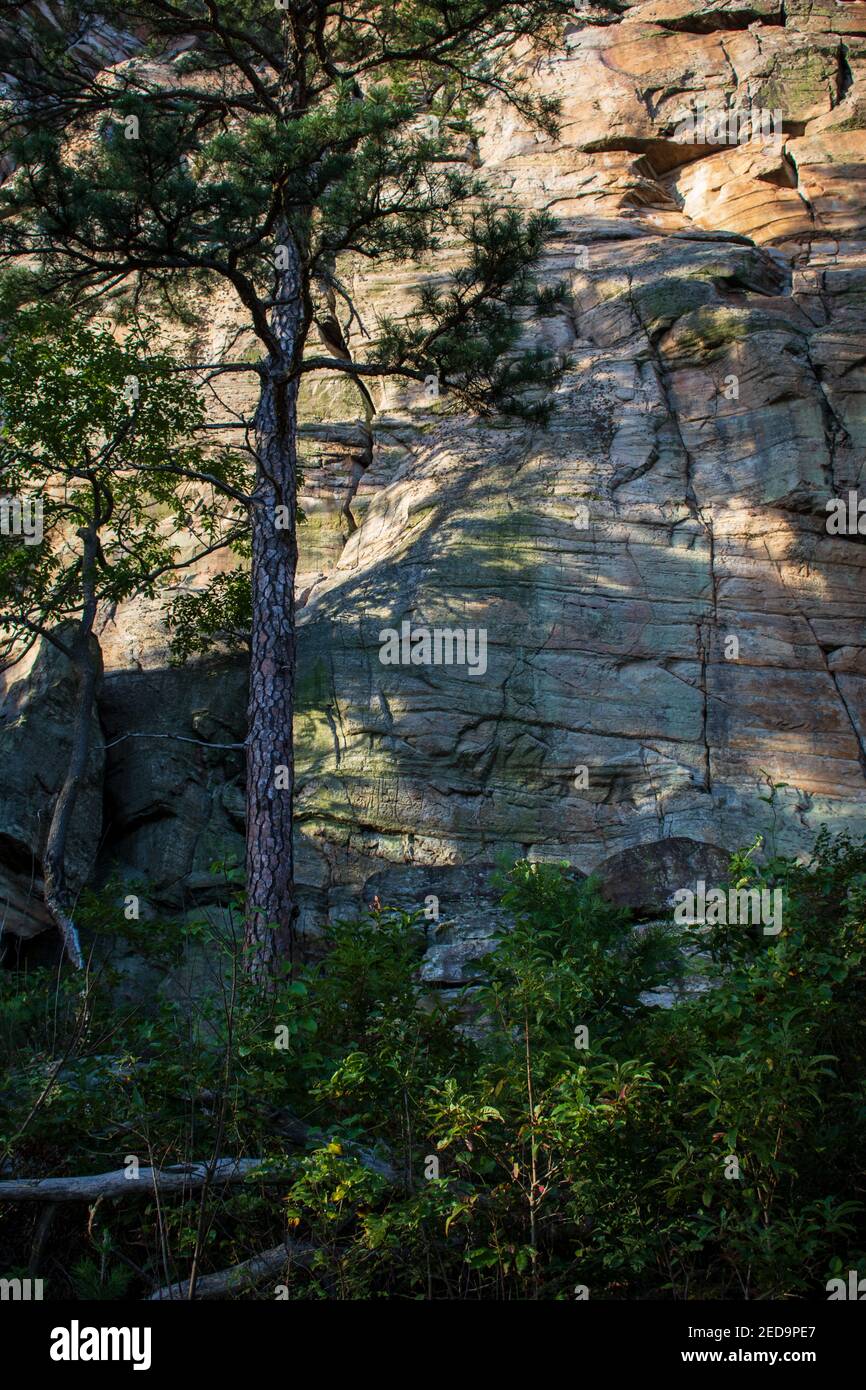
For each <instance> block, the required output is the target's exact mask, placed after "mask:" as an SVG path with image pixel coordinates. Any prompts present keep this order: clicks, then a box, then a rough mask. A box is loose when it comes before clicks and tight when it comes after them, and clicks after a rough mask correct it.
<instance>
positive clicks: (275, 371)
mask: <svg viewBox="0 0 866 1390" xmlns="http://www.w3.org/2000/svg"><path fill="white" fill-rule="evenodd" d="M276 240H277V243H278V247H279V250H280V255H281V261H280V263H279V267H278V272H277V276H276V293H275V295H274V307H273V309H272V311H271V316H270V325H271V329H272V332H273V334H274V337H275V339H276V341H277V342H278V344H279V347H280V354H281V356H280V358H278V359H277V358H275V357H274V356H273V354H272V355H271V357H270V358H269V360H268V362H267V364H266V370H265V376H264V379H263V383H262V391H261V396H260V398H259V405H258V409H257V411H256V419H255V438H256V452H257V476H256V486H255V490H254V493H253V504H252V507H251V509H250V511H251V532H252V608H253V620H252V640H251V654H250V690H249V704H248V710H247V725H248V733H247V794H246V809H247V825H246V893H247V917H246V928H245V943H246V948H247V953H248V954H247V960H248V969H249V971H250V973H251V975H252V977H253V978H254V979H255V980H257V981H258V982H259V983H260V984H261V985H262V986H263V987H268V986H269V985H270V984H271V983H272V982H273V980H274V979H275V977H276V976H277V975H278V974H279V973H280V971H281V970H284V969H288V970H291V968H292V966H293V963H294V955H295V949H294V948H295V918H296V916H297V907H296V904H295V892H294V856H293V847H292V819H293V802H294V780H295V774H294V751H293V742H292V715H293V709H294V696H295V572H296V570H297V560H298V546H297V535H296V526H295V515H296V506H297V443H296V426H297V395H298V379H297V376H292V371H293V368H294V366H295V364H296V359H297V357H298V355H299V352H300V349H301V348H302V346H303V339H304V336H305V329H306V323H307V318H306V314H307V305H306V303H305V294H304V288H303V280H302V273H301V262H300V256H299V254H298V250H297V246H296V245H295V243H294V242H293V241H292V240H291V238H290V237H289V235H288V233H286V232H285V231H284V232H283V233H282V235H280V234H279V233H278V234H277V238H276Z"/></svg>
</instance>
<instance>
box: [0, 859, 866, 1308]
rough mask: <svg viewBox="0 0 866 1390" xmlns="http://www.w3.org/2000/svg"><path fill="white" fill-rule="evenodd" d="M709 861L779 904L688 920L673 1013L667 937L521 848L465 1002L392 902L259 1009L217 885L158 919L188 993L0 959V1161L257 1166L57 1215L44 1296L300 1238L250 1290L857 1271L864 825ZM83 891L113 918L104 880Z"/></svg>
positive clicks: (445, 1291)
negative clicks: (203, 902) (213, 923)
mask: <svg viewBox="0 0 866 1390" xmlns="http://www.w3.org/2000/svg"><path fill="white" fill-rule="evenodd" d="M731 882H732V884H733V885H734V886H737V887H758V888H770V889H777V888H778V889H780V890H781V892H782V894H783V902H784V915H783V928H782V930H781V932H780V933H779V934H778V935H777V936H764V935H763V934H761V932H760V929H759V928H758V929H752V928H747V927H731V926H725V927H721V926H720V927H709V928H704V929H702V930H701V932H700V944H701V950H702V957H703V964H702V965H696V964H695V959H696V958H695V957H693V956H692V957H690V969H692V970H694V969H696V968H697V969H702V970H704V971H705V972H706V975H707V981H706V983H707V988H706V989H705V991H704V992H702V993H700V994H699V995H695V996H692V997H689V996H687V995H684V996H683V998H682V1001H681V1002H679V1003H677V1004H675V1005H674V1006H673V1007H672V1008H669V1009H659V1008H654V1007H651V1006H650V1003H651V996H649V995H648V991H651V990H652V989H653V988H654V987H656V986H657V985H659V984H660V983H661V982H669V981H671V980H672V979H674V977H675V976H676V974H677V972H678V970H680V969H681V968H682V949H681V948H682V945H683V942H682V939H681V937H682V933H681V932H680V933H678V932H677V931H676V930H675V928H674V927H673V924H669V925H657V926H655V927H651V928H641V929H640V930H638V931H636V930H634V927H633V924H632V923H631V921H630V919H629V915H628V914H627V913H626V912H624V911H623V910H621V909H618V908H616V907H613V906H611V905H610V904H609V903H607V902H606V901H605V900H604V899H603V897H602V896H601V894H600V892H599V889H598V886H597V885H596V884H595V883H594V882H593V881H592V880H580V881H578V880H577V879H576V878H575V877H574V876H573V875H572V874H571V873H570V872H569V870H568V868H567V866H558V865H538V864H529V863H526V862H519V863H517V864H515V865H514V866H513V867H512V868H511V869H510V870H509V871H508V872H507V873H505V874H504V876H503V878H502V883H501V888H502V905H503V907H504V908H505V909H507V915H508V918H509V920H510V926H509V929H508V930H503V931H502V932H501V933H500V934H499V935H498V936H497V937H496V938H495V940H494V941H493V943H492V947H493V949H492V951H491V953H490V955H489V956H488V957H486V960H485V962H484V966H483V971H484V982H483V984H482V985H481V986H480V987H479V988H475V989H473V990H472V991H471V992H468V993H467V994H466V996H465V997H463V998H458V999H457V1001H456V1002H448V1003H446V1002H443V999H442V998H441V997H435V998H432V999H431V998H430V997H429V996H425V994H424V991H423V988H422V986H421V985H420V984H419V979H418V964H419V960H420V957H421V954H422V952H423V949H424V932H423V928H422V923H421V919H420V917H413V916H411V915H407V914H405V913H400V912H395V911H390V910H388V909H383V910H377V911H375V912H373V913H371V914H370V915H369V916H368V917H366V918H365V919H363V920H362V921H360V922H353V923H341V924H338V925H337V926H335V927H333V928H331V929H330V931H329V933H328V940H327V946H328V950H327V951H326V952H325V954H324V956H323V959H322V960H320V961H318V962H317V963H312V964H309V965H307V966H306V967H304V968H303V969H302V970H300V971H299V972H298V973H297V975H296V977H295V979H294V980H290V981H286V982H285V984H284V985H283V986H282V987H281V988H280V989H279V990H278V991H277V992H276V993H275V994H274V995H273V996H272V997H271V998H269V999H268V1000H267V1001H266V1002H264V1003H263V1002H262V1000H261V998H260V997H258V996H257V995H255V994H253V993H252V992H251V990H250V988H249V986H248V984H247V982H246V978H245V975H244V972H243V970H242V969H241V968H240V964H241V963H240V959H239V950H240V946H239V939H240V935H241V934H240V933H239V932H238V931H237V930H235V929H234V926H233V923H234V922H235V921H236V913H237V911H238V910H239V908H240V906H241V905H240V904H238V903H237V902H235V904H234V906H233V908H232V905H229V911H228V913H227V917H226V919H225V920H227V921H228V924H229V925H228V927H225V926H224V927H223V928H222V929H221V930H219V931H217V930H215V929H214V928H212V927H210V926H208V925H207V924H205V923H199V924H197V925H196V926H194V927H187V928H185V929H184V935H183V937H181V936H180V935H179V930H180V929H179V928H178V927H177V925H176V924H153V926H152V928H151V930H150V931H149V933H148V935H149V943H148V951H149V954H150V957H151V960H156V959H162V958H164V959H165V961H166V962H171V961H175V960H176V958H177V955H178V950H179V947H190V945H191V944H192V945H194V946H195V948H196V949H198V950H205V951H206V952H207V955H208V957H209V959H211V960H213V961H216V962H218V969H216V970H215V972H214V973H215V979H216V980H217V982H218V984H217V986H216V987H215V988H213V989H212V990H211V991H210V992H209V993H207V994H205V995H204V996H203V997H201V998H199V1000H198V1002H197V1003H196V1005H195V1007H194V1008H183V1009H182V1008H179V1007H178V1006H177V1005H176V1004H173V1003H171V1002H170V1001H169V1000H168V999H167V998H166V999H163V1001H162V1002H161V1003H156V1002H154V1003H153V1004H152V1005H151V1006H150V1007H148V1008H147V1009H146V1010H144V1009H141V1008H130V1007H129V1006H120V1005H119V1004H117V1003H116V1002H113V1001H114V999H115V993H114V991H113V984H114V983H115V981H114V979H113V974H112V967H111V964H110V961H109V960H107V961H106V962H104V963H103V965H102V967H101V968H100V970H99V971H98V972H96V975H95V977H93V978H91V980H90V982H89V986H88V991H87V994H86V997H83V996H82V995H81V993H80V991H79V987H78V985H77V983H76V982H75V981H69V980H67V979H65V978H63V979H60V980H58V979H57V978H56V976H55V974H54V973H52V972H51V971H47V970H42V971H37V972H33V973H31V974H29V975H26V976H24V975H17V974H15V973H14V972H7V973H6V974H5V975H4V976H3V978H2V995H0V1067H2V1087H3V1091H4V1093H5V1096H6V1099H7V1105H6V1111H5V1114H6V1118H5V1120H4V1122H3V1124H4V1129H3V1133H2V1134H0V1154H2V1155H3V1156H4V1158H5V1161H6V1163H7V1167H8V1166H9V1165H11V1167H12V1168H13V1169H14V1171H16V1172H17V1173H20V1174H25V1175H27V1174H31V1175H41V1174H47V1173H61V1172H66V1173H76V1172H96V1171H100V1170H102V1169H108V1168H117V1167H119V1166H121V1165H122V1163H123V1162H124V1161H125V1159H126V1158H127V1156H128V1155H137V1156H139V1157H140V1159H141V1162H142V1164H145V1163H147V1164H151V1163H153V1164H157V1165H162V1164H166V1163H170V1162H179V1161H188V1160H190V1159H198V1160H201V1159H208V1158H211V1157H213V1156H214V1155H215V1154H231V1155H237V1156H242V1155H255V1156H256V1157H260V1158H261V1161H262V1167H261V1171H260V1175H259V1176H258V1177H253V1178H252V1179H251V1180H249V1181H248V1182H247V1183H245V1184H244V1185H243V1187H240V1188H238V1187H235V1188H230V1189H224V1188H220V1189H217V1188H212V1189H210V1190H209V1191H207V1192H206V1193H205V1194H204V1195H203V1196H199V1194H193V1195H192V1196H189V1197H187V1198H186V1199H185V1200H182V1199H180V1198H169V1197H163V1198H161V1199H160V1201H159V1203H156V1202H155V1201H154V1200H153V1197H152V1194H151V1195H150V1196H148V1195H147V1193H142V1195H141V1196H140V1197H139V1198H138V1200H127V1201H123V1202H118V1203H113V1204H100V1205H99V1206H98V1207H97V1208H96V1209H94V1210H93V1211H91V1212H89V1213H88V1212H87V1211H84V1212H79V1211H77V1210H76V1209H74V1208H70V1207H64V1208H63V1210H62V1214H61V1215H60V1216H59V1217H58V1219H57V1221H56V1223H55V1226H54V1227H53V1228H52V1230H51V1232H50V1238H49V1240H48V1243H47V1246H46V1250H45V1252H44V1253H43V1255H42V1257H41V1258H42V1259H43V1262H44V1268H45V1274H46V1276H47V1282H48V1291H49V1293H51V1294H52V1295H53V1296H55V1297H59V1296H73V1297H77V1298H94V1297H96V1298H109V1297H111V1298H118V1297H140V1296H141V1294H142V1293H143V1292H146V1291H147V1290H148V1289H149V1288H150V1287H151V1285H153V1284H158V1283H160V1282H168V1281H169V1280H172V1279H176V1278H186V1277H187V1276H188V1275H189V1271H190V1268H191V1266H192V1264H193V1263H195V1266H196V1268H197V1270H198V1271H199V1272H200V1273H201V1272H207V1271H208V1270H219V1269H223V1268H226V1267H227V1266H230V1265H232V1264H234V1263H237V1262H239V1261H242V1260H244V1259H247V1258H249V1257H250V1255H252V1254H254V1253H256V1252H257V1251H258V1250H260V1249H263V1248H267V1247H270V1246H273V1245H275V1244H277V1243H279V1242H280V1241H281V1240H283V1239H284V1238H285V1237H287V1236H290V1237H292V1238H293V1239H294V1240H295V1241H297V1242H299V1244H301V1245H303V1247H304V1248H305V1249H308V1250H310V1251H311V1252H312V1253H311V1255H310V1258H309V1259H307V1260H304V1261H300V1262H297V1263H294V1262H293V1263H291V1264H290V1266H289V1267H288V1268H287V1270H286V1271H285V1272H284V1274H282V1275H280V1276H275V1277H274V1279H273V1282H271V1283H265V1284H263V1285H261V1286H260V1287H259V1289H258V1290H257V1291H256V1292H251V1293H250V1292H248V1293H247V1294H246V1296H247V1297H265V1298H272V1297H274V1296H275V1289H276V1288H277V1285H278V1284H281V1285H284V1286H285V1287H286V1288H287V1289H288V1291H289V1296H290V1297H292V1298H297V1299H303V1298H367V1297H399V1298H419V1299H420V1298H469V1299H473V1298H478V1299H493V1298H525V1297H538V1298H545V1299H565V1298H574V1297H582V1296H585V1293H586V1292H588V1294H589V1296H590V1297H592V1298H618V1299H634V1298H646V1297H663V1298H664V1297H670V1298H790V1297H821V1298H823V1297H825V1296H826V1293H825V1284H826V1281H827V1279H828V1278H830V1277H832V1276H833V1275H834V1274H836V1273H837V1272H838V1271H839V1270H846V1269H856V1268H858V1267H859V1268H860V1269H861V1270H862V1269H863V1267H864V1264H866V1261H864V1244H866V1241H864V1206H863V1177H862V1164H861V1163H860V1161H859V1158H858V1155H859V1154H860V1153H861V1152H862V1144H863V1138H864V1121H866V1089H864V1081H863V1077H864V1051H866V990H864V983H866V980H864V975H866V964H864V962H866V955H864V951H866V843H864V842H855V841H853V840H851V839H849V838H847V837H844V836H842V837H838V838H836V839H831V837H830V836H829V835H828V834H826V833H822V835H821V836H820V837H819V840H818V842H817V844H816V847H815V852H814V855H813V857H812V859H811V861H810V862H809V863H808V864H802V863H798V862H795V861H792V860H788V859H784V858H781V857H779V856H777V855H772V856H771V857H769V858H768V859H766V860H765V862H763V863H759V862H758V859H757V856H756V854H755V847H753V848H752V850H749V851H745V852H743V853H740V854H738V855H735V856H734V858H733V860H732V863H731ZM90 913H91V918H90V920H91V925H92V926H93V927H98V928H99V930H100V931H101V932H102V933H103V934H105V933H106V932H108V933H109V934H110V933H111V931H112V929H113V930H115V931H116V930H117V928H116V919H117V917H118V915H119V914H118V913H117V911H116V909H115V908H114V907H113V906H112V905H111V904H110V903H108V902H107V901H106V900H102V901H101V902H100V901H98V900H95V901H94V902H93V903H92V904H91V907H90ZM233 913H234V914H235V915H233ZM113 924H114V925H113ZM127 925H128V924H127ZM135 930H136V932H137V933H138V937H139V938H140V936H141V929H140V926H139V927H137V928H136V929H135ZM0 1210H3V1211H5V1216H4V1218H3V1226H2V1227H0V1233H5V1234H4V1235H3V1238H4V1240H5V1246H6V1248H5V1249H4V1256H5V1258H6V1265H7V1267H8V1266H12V1265H15V1266H16V1267H17V1266H23V1265H26V1264H27V1263H28V1260H29V1257H30V1252H31V1245H32V1242H33V1240H34V1222H35V1218H34V1216H33V1215H32V1213H30V1212H29V1211H24V1210H19V1209H16V1208H15V1207H14V1206H11V1204H10V1205H8V1206H7V1207H6V1208H0ZM43 1244H44V1241H43Z"/></svg>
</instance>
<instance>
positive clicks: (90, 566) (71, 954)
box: [42, 528, 102, 970]
mask: <svg viewBox="0 0 866 1390" xmlns="http://www.w3.org/2000/svg"><path fill="white" fill-rule="evenodd" d="M78 534H79V535H80V536H81V538H82V540H83V542H84V550H83V555H82V575H83V588H84V607H83V609H82V614H81V619H80V621H79V624H78V630H77V632H76V634H75V640H74V644H73V651H72V662H73V667H74V669H75V675H76V682H77V699H76V707H75V718H74V720H73V724H72V749H71V752H70V757H69V765H68V767H67V769H66V777H65V779H64V782H63V786H62V787H61V788H60V791H59V793H58V795H57V800H56V801H55V803H54V809H53V811H52V813H51V823H50V825H49V827H48V838H47V840H46V844H45V853H44V855H43V859H42V868H43V874H44V879H45V889H44V895H45V906H46V907H47V908H48V911H49V912H50V913H51V917H52V919H53V921H54V923H55V925H56V926H57V929H58V931H59V932H60V935H61V937H62V938H63V948H64V950H65V952H66V956H67V958H68V960H69V962H70V964H71V965H73V966H74V967H75V969H76V970H81V969H82V968H83V966H84V958H83V956H82V954H81V943H80V941H79V937H78V928H77V927H76V925H75V919H74V917H73V915H72V904H71V901H70V894H69V886H68V882H67V875H66V848H67V844H68V841H69V827H70V825H71V824H72V813H73V811H74V810H75V803H76V802H77V800H78V793H79V791H80V790H81V783H82V781H83V779H84V775H85V773H86V771H87V760H88V758H89V756H90V726H91V720H92V718H93V705H94V701H95V699H96V691H97V687H98V684H99V679H100V676H101V674H102V660H101V657H100V652H99V644H98V642H97V641H96V638H95V637H94V636H93V623H94V620H95V618H96V598H95V583H94V566H95V563H96V532H95V530H93V529H89V528H88V529H83V530H81V531H80V532H79V533H78Z"/></svg>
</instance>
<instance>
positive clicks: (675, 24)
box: [655, 0, 785, 34]
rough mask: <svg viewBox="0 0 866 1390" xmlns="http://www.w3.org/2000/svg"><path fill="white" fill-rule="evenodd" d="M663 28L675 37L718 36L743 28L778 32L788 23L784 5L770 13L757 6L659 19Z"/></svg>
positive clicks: (658, 23) (660, 26)
mask: <svg viewBox="0 0 866 1390" xmlns="http://www.w3.org/2000/svg"><path fill="white" fill-rule="evenodd" d="M655 23H656V24H657V25H658V27H659V28H660V29H664V30H666V31H667V32H668V33H672V34H718V33H731V32H732V31H735V30H740V31H742V30H744V29H753V28H755V29H778V28H780V27H784V24H785V6H784V4H783V3H781V0H780V4H779V8H778V9H777V10H775V11H771V12H770V13H769V14H767V13H766V12H765V11H759V10H757V9H755V7H754V6H750V5H748V4H746V5H743V7H742V9H736V10H708V11H707V12H706V13H705V14H686V15H679V16H678V15H673V16H666V17H664V18H660V19H657V20H656V21H655Z"/></svg>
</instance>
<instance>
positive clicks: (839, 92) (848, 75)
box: [833, 39, 854, 106]
mask: <svg viewBox="0 0 866 1390" xmlns="http://www.w3.org/2000/svg"><path fill="white" fill-rule="evenodd" d="M853 86H854V74H853V72H852V71H851V61H850V58H849V54H848V45H847V43H845V41H844V39H843V40H842V41H841V42H840V44H839V53H838V66H837V69H836V100H835V102H834V103H833V104H834V106H839V105H841V103H842V102H843V101H844V100H845V98H846V96H847V95H848V93H849V92H850V90H851V88H852V87H853Z"/></svg>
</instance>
